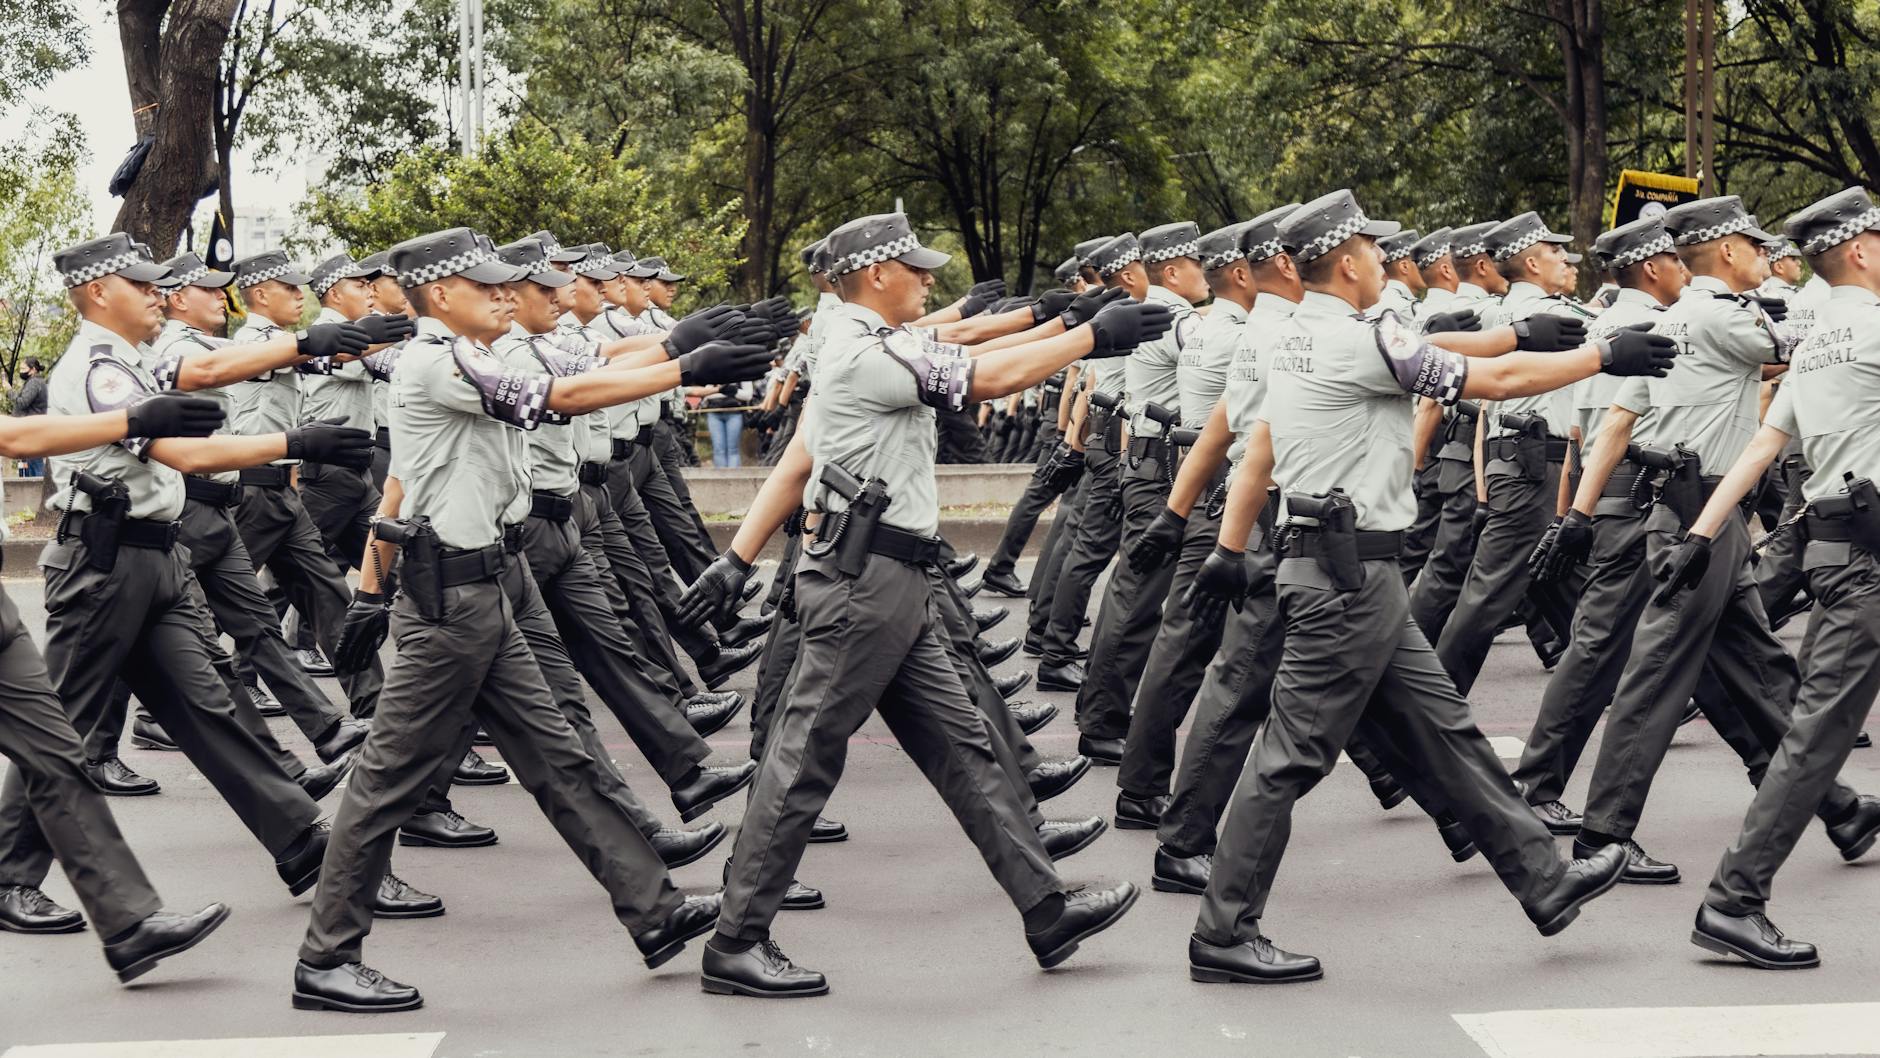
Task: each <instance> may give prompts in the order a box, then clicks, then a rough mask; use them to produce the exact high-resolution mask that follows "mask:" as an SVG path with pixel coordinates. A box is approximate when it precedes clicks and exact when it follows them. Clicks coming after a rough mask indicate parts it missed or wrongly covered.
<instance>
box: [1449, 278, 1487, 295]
mask: <svg viewBox="0 0 1880 1058" xmlns="http://www.w3.org/2000/svg"><path fill="white" fill-rule="evenodd" d="M1456 296H1457V297H1461V298H1488V297H1494V295H1493V294H1490V293H1489V292H1488V290H1487V288H1485V287H1478V286H1476V285H1475V284H1474V283H1471V282H1469V281H1468V280H1466V279H1463V280H1458V281H1457V282H1456Z"/></svg>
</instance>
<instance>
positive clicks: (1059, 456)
mask: <svg viewBox="0 0 1880 1058" xmlns="http://www.w3.org/2000/svg"><path fill="white" fill-rule="evenodd" d="M1083 476H1084V454H1083V453H1082V452H1079V451H1077V450H1076V449H1074V448H1072V447H1071V446H1070V445H1068V444H1066V443H1064V442H1063V441H1059V442H1058V446H1057V448H1056V449H1054V450H1053V451H1052V453H1051V458H1049V459H1047V460H1045V462H1044V484H1045V487H1046V488H1048V489H1050V490H1051V493H1052V494H1053V495H1057V496H1061V495H1063V494H1064V493H1066V492H1069V491H1070V489H1071V486H1072V485H1075V484H1077V479H1078V478H1080V477H1083Z"/></svg>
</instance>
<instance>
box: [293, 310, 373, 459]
mask: <svg viewBox="0 0 1880 1058" xmlns="http://www.w3.org/2000/svg"><path fill="white" fill-rule="evenodd" d="M313 322H315V323H346V322H347V319H346V317H344V316H342V315H340V314H339V313H337V312H334V311H333V310H332V309H330V308H322V309H320V314H319V315H318V316H316V317H314V320H313ZM373 389H374V385H373V381H372V375H371V374H370V373H369V372H368V371H366V368H365V365H364V364H361V363H360V362H359V361H357V360H348V361H346V362H345V363H343V364H334V365H333V373H332V374H330V375H308V376H307V377H306V378H305V379H304V380H303V381H302V382H301V408H300V414H301V421H303V422H311V421H313V420H314V419H331V418H334V417H339V418H341V419H342V420H344V425H346V426H350V427H352V428H354V429H356V430H364V431H366V432H367V433H370V432H372V430H373V429H375V428H376V427H377V425H378V421H377V419H376V418H375V417H374V415H373V411H372V390H373Z"/></svg>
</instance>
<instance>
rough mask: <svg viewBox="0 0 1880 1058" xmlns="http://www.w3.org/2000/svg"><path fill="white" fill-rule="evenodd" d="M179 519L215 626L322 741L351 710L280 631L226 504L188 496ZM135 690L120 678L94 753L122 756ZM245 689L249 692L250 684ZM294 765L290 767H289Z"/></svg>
mask: <svg viewBox="0 0 1880 1058" xmlns="http://www.w3.org/2000/svg"><path fill="white" fill-rule="evenodd" d="M181 524H182V529H181V531H180V533H179V535H178V537H177V539H178V540H179V541H180V542H181V543H182V545H183V546H184V547H185V548H186V549H187V550H188V554H189V565H190V569H191V570H192V571H193V572H194V573H195V575H196V584H197V585H198V586H199V587H200V588H201V589H202V596H203V599H204V601H206V602H207V603H208V605H209V612H210V613H211V614H212V615H213V616H214V618H215V627H216V628H218V629H220V630H221V631H222V633H223V634H225V635H227V636H228V637H229V638H230V639H232V640H234V642H235V655H236V657H245V658H247V659H248V660H249V661H250V662H251V663H252V664H253V665H254V668H255V670H256V672H257V673H259V675H260V677H261V678H262V679H263V680H265V681H266V682H267V685H268V687H269V689H270V690H272V691H273V692H274V696H275V698H276V699H278V700H279V701H280V703H281V706H282V708H284V709H286V710H287V715H288V717H289V718H290V719H292V720H293V722H294V726H295V727H298V728H299V729H300V731H301V733H302V734H303V735H306V736H307V739H308V741H318V740H320V739H323V738H325V737H326V736H328V735H330V734H332V733H333V728H334V725H336V724H338V723H339V722H340V721H341V720H343V719H344V718H345V714H344V713H342V712H341V711H340V709H339V707H338V706H335V705H334V704H333V703H332V701H330V700H329V699H328V698H327V696H326V693H325V692H324V691H322V690H320V688H319V687H318V686H317V685H316V684H315V683H314V682H313V678H312V677H310V676H308V675H307V673H306V670H304V669H302V668H301V667H300V665H299V664H298V663H297V662H295V660H294V658H293V654H292V652H291V651H290V650H289V648H288V645H287V640H286V639H284V638H282V635H281V623H280V619H279V618H278V617H276V616H275V613H274V607H273V606H272V605H271V604H270V603H269V602H268V597H267V593H266V592H264V591H263V590H262V588H261V581H260V580H259V579H258V578H257V577H256V576H255V563H254V560H253V559H251V558H250V557H249V555H248V546H247V545H246V544H244V543H243V542H242V537H241V533H240V532H239V531H238V530H237V529H236V527H235V520H234V519H233V518H231V517H230V516H229V512H228V510H227V509H226V508H220V507H210V506H208V505H207V504H202V503H197V502H196V501H195V500H185V501H183V517H182V519H181ZM215 653H216V655H217V656H218V657H219V656H220V655H221V648H220V646H219V645H217V646H216V650H215ZM219 671H220V666H218V672H219ZM130 693H131V692H130V686H129V684H127V683H125V682H123V681H122V680H120V681H119V682H118V685H117V687H116V688H115V689H114V690H113V691H112V696H111V701H110V702H109V703H108V704H107V705H106V707H105V712H104V715H103V716H101V717H100V718H99V721H98V723H97V724H96V725H95V726H93V728H92V729H91V731H89V732H88V733H87V734H86V738H85V752H86V756H87V758H88V759H90V760H107V759H109V758H111V757H115V756H117V748H118V743H119V742H120V741H121V740H122V738H123V735H124V721H125V719H126V716H127V714H128V712H129V710H128V708H127V707H128V705H129V703H130ZM243 693H244V695H245V691H244V692H243ZM295 771H296V769H292V768H290V769H289V773H290V774H293V773H295Z"/></svg>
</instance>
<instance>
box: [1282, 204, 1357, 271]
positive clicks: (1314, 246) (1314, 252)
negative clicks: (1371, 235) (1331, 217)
mask: <svg viewBox="0 0 1880 1058" xmlns="http://www.w3.org/2000/svg"><path fill="white" fill-rule="evenodd" d="M1369 223H1371V221H1370V218H1368V217H1366V216H1365V215H1364V214H1363V213H1353V214H1352V215H1351V216H1349V217H1347V218H1345V219H1344V220H1343V221H1340V222H1339V224H1338V226H1337V227H1334V228H1331V229H1330V230H1328V231H1324V232H1321V233H1319V234H1318V235H1317V236H1315V237H1313V238H1311V239H1309V240H1307V241H1306V243H1305V244H1304V245H1303V246H1301V247H1299V252H1298V253H1295V254H1293V259H1294V260H1296V261H1298V262H1299V263H1301V264H1304V263H1306V262H1307V261H1316V260H1318V259H1319V258H1321V257H1324V256H1325V255H1326V254H1328V253H1331V252H1332V248H1333V247H1335V246H1337V245H1338V244H1339V243H1341V242H1344V241H1345V240H1346V239H1349V238H1351V237H1352V236H1353V235H1356V234H1358V229H1359V228H1362V227H1364V226H1365V225H1366V224H1369Z"/></svg>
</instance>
